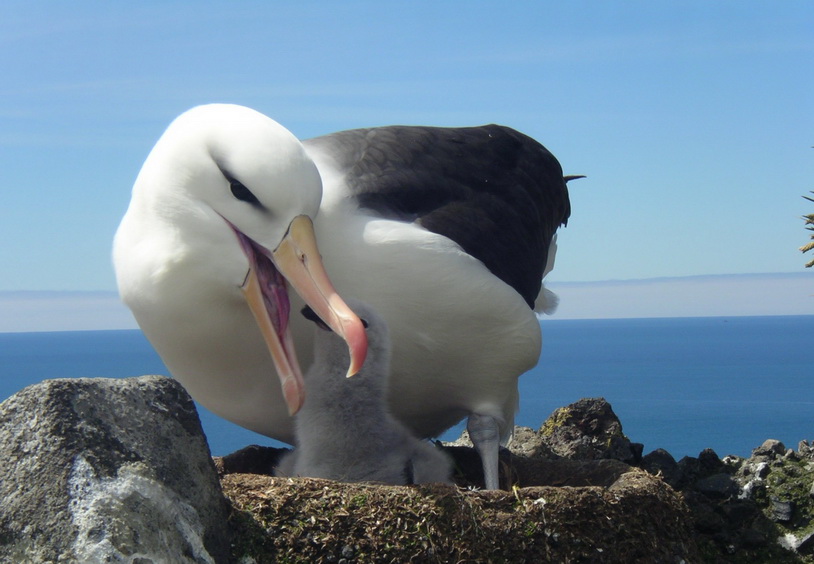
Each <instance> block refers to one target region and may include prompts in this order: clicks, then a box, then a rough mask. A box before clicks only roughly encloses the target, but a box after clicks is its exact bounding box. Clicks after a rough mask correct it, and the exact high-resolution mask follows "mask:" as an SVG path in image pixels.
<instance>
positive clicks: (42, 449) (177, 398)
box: [0, 376, 229, 563]
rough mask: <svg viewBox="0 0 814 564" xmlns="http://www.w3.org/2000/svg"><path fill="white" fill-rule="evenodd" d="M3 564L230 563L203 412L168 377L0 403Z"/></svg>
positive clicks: (30, 392) (36, 389)
mask: <svg viewBox="0 0 814 564" xmlns="http://www.w3.org/2000/svg"><path fill="white" fill-rule="evenodd" d="M0 500H2V503H1V504H0V561H3V562H7V561H10V562H17V561H20V562H52V561H54V562H56V561H67V562H73V561H80V562H140V563H147V562H170V561H171V562H195V563H209V562H221V561H226V560H228V558H229V536H228V529H227V525H226V523H227V518H228V505H227V502H226V501H225V499H224V497H223V494H222V492H221V488H220V484H219V482H218V477H217V473H216V470H215V467H214V464H213V462H212V459H211V457H210V453H209V447H208V446H207V443H206V438H205V437H204V435H203V431H202V430H201V425H200V421H199V419H198V415H197V411H196V409H195V405H194V403H193V402H192V400H191V399H190V397H189V395H188V394H187V393H186V391H184V389H183V388H182V387H181V386H180V384H178V383H177V382H175V381H174V380H171V379H169V378H165V377H161V376H142V377H139V378H127V379H102V378H82V379H65V380H47V381H44V382H41V383H39V384H35V385H33V386H29V387H28V388H25V389H24V390H22V391H20V392H18V393H17V394H15V395H13V396H12V397H10V398H8V399H7V400H6V401H4V402H3V403H0Z"/></svg>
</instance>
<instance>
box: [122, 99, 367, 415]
mask: <svg viewBox="0 0 814 564" xmlns="http://www.w3.org/2000/svg"><path fill="white" fill-rule="evenodd" d="M321 197H322V183H321V179H320V175H319V172H318V171H317V168H316V166H315V165H314V163H313V162H312V161H311V159H310V158H309V157H308V156H307V154H306V153H305V151H304V149H303V147H302V145H301V144H300V142H299V141H298V140H297V139H296V138H295V137H294V135H292V134H291V133H290V132H289V131H288V130H286V129H285V128H284V127H282V126H281V125H279V124H278V123H276V122H275V121H273V120H272V119H270V118H268V117H266V116H264V115H263V114H260V113H258V112H256V111H254V110H251V109H249V108H245V107H242V106H235V105H226V104H213V105H206V106H199V107H197V108H193V109H192V110H189V111H188V112H186V113H184V114H182V115H181V116H179V117H178V118H177V119H176V120H175V121H174V122H173V123H172V124H171V125H170V126H169V128H168V129H167V131H166V132H165V133H164V135H163V136H162V137H161V139H160V140H159V141H158V143H156V145H155V147H154V148H153V150H152V152H151V153H150V155H149V156H148V157H147V160H146V161H145V163H144V166H143V167H142V170H141V172H140V173H139V176H138V178H137V180H136V183H135V185H134V187H133V195H132V199H131V203H130V207H129V209H128V211H127V214H126V215H125V217H124V219H123V220H122V223H121V226H120V227H119V231H118V232H117V234H116V241H115V244H114V262H115V266H116V274H117V279H118V283H119V289H120V293H121V294H122V297H123V299H124V300H125V302H126V303H127V304H128V305H129V306H130V307H131V309H133V311H134V313H135V314H136V318H137V320H138V321H139V324H141V325H142V327H144V324H143V323H142V319H140V317H139V315H140V310H141V311H150V308H139V304H140V302H143V301H148V300H151V299H153V297H152V296H151V295H150V291H149V290H146V289H145V288H155V286H156V285H157V284H158V285H160V284H161V281H162V278H164V277H168V276H167V275H168V272H169V271H170V270H173V269H181V270H183V271H184V272H185V273H190V272H194V273H195V274H196V276H195V277H189V279H190V280H192V279H194V280H197V281H198V283H199V284H200V283H201V281H203V283H204V284H206V285H212V286H217V287H218V288H219V289H220V290H221V291H222V293H223V295H228V294H229V292H231V293H233V294H237V293H242V295H243V297H244V298H245V300H246V304H247V307H248V308H250V309H251V312H252V314H253V316H254V318H255V320H256V321H257V324H258V327H259V330H260V331H261V333H262V335H263V338H264V340H265V342H266V345H267V347H268V349H269V351H270V353H271V356H272V358H273V360H274V364H275V367H276V368H277V372H278V375H279V377H280V382H281V385H282V389H283V396H284V398H285V401H286V404H287V405H288V409H289V412H290V413H292V414H293V413H295V412H296V411H297V410H298V409H299V408H300V406H301V405H302V403H303V400H304V385H303V379H302V372H301V370H300V367H299V363H298V361H297V357H296V354H295V351H294V344H293V341H292V339H291V337H290V334H289V331H288V316H289V309H290V306H289V301H288V294H287V287H288V285H290V286H291V287H292V289H293V290H294V291H296V292H297V293H298V294H299V295H300V296H301V297H302V298H303V300H304V301H305V302H306V303H307V304H308V305H309V306H310V307H311V308H312V309H313V310H314V311H315V312H316V313H317V315H319V316H320V317H321V318H322V319H323V320H324V321H325V323H326V324H327V325H328V326H330V327H331V328H332V329H333V330H334V331H335V332H336V333H337V334H338V335H341V336H342V337H343V338H344V339H345V341H346V342H347V343H348V347H349V350H350V356H351V358H352V359H353V362H352V363H351V366H350V370H349V374H353V373H355V372H356V371H358V369H359V367H360V366H361V364H362V362H363V361H364V358H365V354H366V350H367V341H366V335H365V331H364V327H363V326H362V323H361V321H360V320H359V318H358V317H357V316H356V314H354V313H353V311H351V309H350V308H349V307H348V306H347V305H346V304H345V302H344V301H343V300H342V298H341V297H340V296H339V295H338V294H337V292H336V290H335V289H334V287H333V285H332V284H331V281H330V279H329V278H328V275H327V274H326V272H325V269H324V267H323V265H322V259H321V257H320V254H319V251H318V249H317V244H316V240H315V236H314V231H313V225H312V219H313V218H314V217H315V216H316V214H317V211H318V209H319V205H320V200H321ZM186 279H187V278H181V277H174V278H173V281H174V282H173V283H175V284H177V281H178V280H186ZM166 285H167V286H169V285H171V283H170V282H168V283H167V284H166ZM166 291H167V290H165V295H166ZM169 291H170V292H175V293H176V295H177V296H178V297H179V299H182V298H183V299H188V297H187V296H184V292H186V293H188V294H194V293H195V292H196V291H199V290H198V289H195V288H172V289H170V290H169ZM191 301H194V300H191ZM210 306H211V307H213V308H216V307H217V305H216V304H206V303H199V304H197V306H196V307H210ZM144 315H145V316H146V315H150V314H149V313H144ZM179 322H180V320H179ZM148 336H149V335H148Z"/></svg>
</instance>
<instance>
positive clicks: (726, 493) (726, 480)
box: [694, 474, 740, 499]
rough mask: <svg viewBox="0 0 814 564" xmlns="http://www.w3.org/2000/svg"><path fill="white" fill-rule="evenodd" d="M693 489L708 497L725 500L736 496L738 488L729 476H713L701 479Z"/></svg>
mask: <svg viewBox="0 0 814 564" xmlns="http://www.w3.org/2000/svg"><path fill="white" fill-rule="evenodd" d="M694 487H695V489H696V490H698V491H699V492H701V493H702V494H704V495H706V496H708V497H714V498H720V499H726V498H729V497H732V496H736V495H738V492H739V491H740V487H738V484H737V483H735V481H734V480H733V479H732V477H731V476H730V475H729V474H713V475H712V476H707V477H706V478H701V479H700V480H698V481H697V482H695V485H694Z"/></svg>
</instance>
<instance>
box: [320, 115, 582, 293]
mask: <svg viewBox="0 0 814 564" xmlns="http://www.w3.org/2000/svg"><path fill="white" fill-rule="evenodd" d="M305 144H306V146H311V147H316V148H317V149H318V150H320V151H323V152H326V153H327V154H329V155H331V157H332V158H333V159H334V160H335V162H336V165H337V167H338V168H339V170H340V171H343V172H344V174H345V182H346V185H347V190H348V193H349V195H350V196H351V197H353V198H355V199H356V201H357V203H358V205H359V206H360V207H361V208H366V209H368V210H371V211H373V212H374V213H376V214H378V215H380V216H382V217H385V218H391V219H398V220H402V221H408V222H416V223H418V224H419V225H421V226H422V227H424V228H425V229H427V230H429V231H432V232H434V233H438V234H439V235H443V236H445V237H448V238H449V239H452V240H453V241H455V242H456V243H458V245H460V246H461V248H463V250H464V251H466V252H467V253H468V254H470V255H472V256H473V257H475V258H477V259H479V260H480V261H481V262H483V264H484V265H486V267H487V268H488V269H489V270H490V271H491V272H492V273H493V274H494V275H495V276H497V277H498V278H500V279H501V280H503V281H504V282H505V283H507V284H509V285H510V286H512V287H513V288H514V289H515V290H517V292H518V293H520V295H521V296H523V298H524V299H525V300H526V302H528V304H529V306H530V307H534V300H535V299H536V298H537V294H538V293H539V291H540V284H541V280H542V276H543V269H544V268H545V265H546V260H547V258H548V248H549V245H550V243H551V239H552V237H553V236H554V233H555V232H556V231H557V228H558V227H559V226H560V225H565V224H566V222H567V220H568V216H569V215H570V213H571V206H570V202H569V199H568V190H567V188H566V186H565V181H564V180H563V174H562V168H561V167H560V164H559V162H557V159H556V158H555V157H554V156H553V155H552V154H551V153H550V152H549V151H548V150H547V149H546V148H545V147H543V146H542V145H541V144H540V143H538V142H537V141H535V140H534V139H532V138H530V137H528V136H526V135H523V134H522V133H519V132H517V131H515V130H513V129H510V128H508V127H503V126H500V125H484V126H480V127H464V128H444V127H414V126H389V127H377V128H372V129H355V130H350V131H341V132H339V133H334V134H331V135H326V136H324V137H317V138H315V139H310V140H308V141H306V142H305Z"/></svg>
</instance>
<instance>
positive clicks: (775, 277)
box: [0, 272, 814, 333]
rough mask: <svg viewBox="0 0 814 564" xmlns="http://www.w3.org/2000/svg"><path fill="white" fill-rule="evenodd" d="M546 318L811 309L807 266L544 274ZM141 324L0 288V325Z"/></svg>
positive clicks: (76, 299) (111, 307)
mask: <svg viewBox="0 0 814 564" xmlns="http://www.w3.org/2000/svg"><path fill="white" fill-rule="evenodd" d="M546 286H547V287H548V288H549V289H550V290H552V291H553V292H555V293H556V294H557V295H558V296H559V298H560V302H559V307H558V309H557V311H556V312H555V313H554V314H553V315H552V316H543V318H544V319H546V320H549V319H550V320H557V319H562V320H565V319H637V318H641V319H651V318H681V317H750V316H789V315H814V274H812V273H811V272H777V273H738V274H699V275H687V276H669V277H656V278H638V279H624V280H597V281H556V280H554V281H546ZM125 329H138V324H137V323H136V321H135V319H134V318H133V316H132V314H131V313H130V311H129V310H128V309H127V307H126V306H125V305H124V304H123V303H122V302H121V300H120V299H119V296H118V293H117V292H116V291H115V290H0V333H29V332H53V331H96V330H125Z"/></svg>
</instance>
